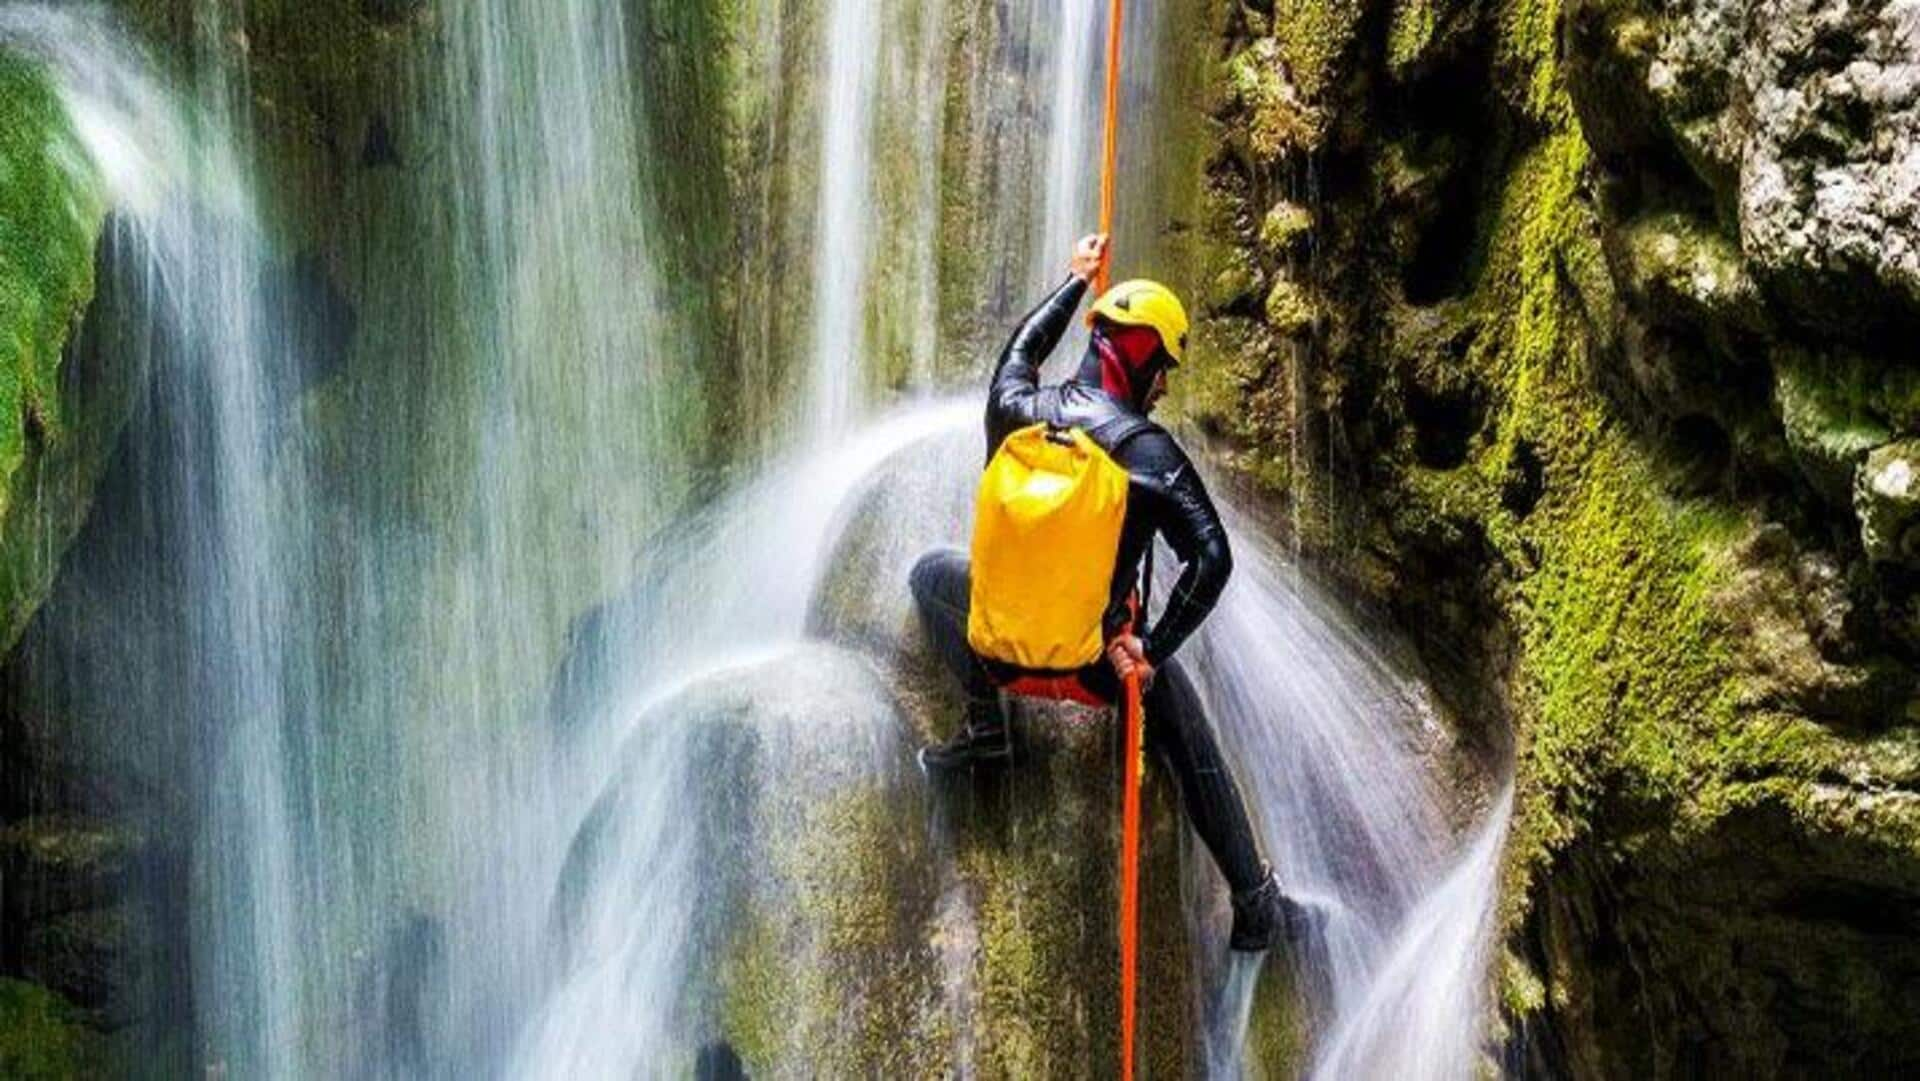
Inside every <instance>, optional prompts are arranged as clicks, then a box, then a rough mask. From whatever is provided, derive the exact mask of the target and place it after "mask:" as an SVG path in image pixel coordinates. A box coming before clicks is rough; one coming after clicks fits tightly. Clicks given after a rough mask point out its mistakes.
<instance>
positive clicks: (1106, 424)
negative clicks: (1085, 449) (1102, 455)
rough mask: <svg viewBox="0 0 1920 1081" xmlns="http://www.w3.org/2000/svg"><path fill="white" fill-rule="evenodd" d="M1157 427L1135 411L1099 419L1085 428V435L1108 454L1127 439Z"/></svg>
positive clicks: (1116, 449) (1113, 451)
mask: <svg viewBox="0 0 1920 1081" xmlns="http://www.w3.org/2000/svg"><path fill="white" fill-rule="evenodd" d="M1158 427H1160V426H1159V425H1158V424H1155V423H1154V422H1153V421H1151V420H1148V419H1147V418H1146V417H1143V416H1140V415H1139V414H1137V413H1136V414H1123V415H1121V416H1117V417H1114V418H1113V419H1112V420H1105V421H1101V422H1100V423H1099V424H1096V425H1094V426H1093V427H1092V428H1090V429H1088V430H1087V436H1088V437H1089V438H1091V439H1092V440H1093V441H1094V442H1095V443H1097V444H1099V446H1100V449H1101V450H1104V451H1106V452H1107V453H1108V454H1113V453H1115V452H1116V451H1118V450H1119V449H1120V448H1121V446H1123V445H1124V444H1125V443H1126V442H1127V440H1129V439H1132V438H1133V437H1134V436H1136V435H1140V434H1142V433H1145V432H1148V431H1152V430H1154V429H1156V428H1158Z"/></svg>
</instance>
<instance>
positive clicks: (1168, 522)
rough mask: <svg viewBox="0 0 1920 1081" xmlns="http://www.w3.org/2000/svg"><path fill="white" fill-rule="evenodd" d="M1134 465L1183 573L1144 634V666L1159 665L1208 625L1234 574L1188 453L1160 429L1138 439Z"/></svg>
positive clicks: (1216, 516)
mask: <svg viewBox="0 0 1920 1081" xmlns="http://www.w3.org/2000/svg"><path fill="white" fill-rule="evenodd" d="M1138 444H1139V445H1138V447H1137V448H1136V449H1135V454H1136V455H1138V458H1137V459H1136V460H1137V461H1138V463H1139V465H1138V466H1135V468H1137V469H1142V471H1143V472H1145V473H1146V477H1147V480H1148V483H1149V484H1150V486H1151V487H1152V489H1153V491H1154V494H1155V496H1156V497H1157V498H1156V499H1155V500H1154V503H1155V517H1156V518H1157V521H1155V523H1154V525H1155V526H1156V527H1157V529H1158V531H1159V532H1160V533H1161V534H1162V535H1163V536H1165V537H1166V538H1167V544H1168V545H1170V546H1171V547H1172V548H1173V554H1174V555H1175V556H1176V557H1178V558H1179V560H1180V562H1181V565H1182V569H1181V572H1180V580H1179V581H1177V582H1175V583H1174V586H1173V591H1172V592H1171V593H1170V594H1169V595H1168V596H1167V601H1166V607H1165V608H1164V610H1163V611H1162V612H1161V614H1160V618H1159V619H1158V620H1157V621H1155V622H1154V624H1153V626H1152V628H1151V629H1150V630H1149V631H1148V632H1147V637H1146V651H1147V662H1148V663H1149V664H1152V665H1154V666H1155V667H1159V666H1160V665H1161V664H1164V663H1165V662H1166V660H1167V658H1169V657H1171V656H1173V654H1174V652H1175V651H1177V650H1178V649H1179V648H1180V646H1181V644H1182V643H1184V642H1185V641H1186V640H1187V639H1188V637H1190V636H1191V635H1192V634H1193V632H1194V631H1196V630H1198V629H1199V628H1200V624H1201V623H1203V622H1205V621H1206V618H1207V616H1208V614H1209V613H1211V612H1212V611H1213V606H1214V604H1215V603H1216V602H1218V601H1219V599H1220V592H1221V590H1223V589H1225V588H1226V587H1227V579H1228V578H1230V577H1232V575H1233V549H1232V548H1231V547H1230V546H1229V545H1228V543H1227V527H1226V526H1225V524H1223V523H1222V522H1221V521H1220V512H1219V511H1218V510H1216V509H1215V508H1214V505H1213V499H1212V497H1210V496H1209V495H1207V486H1206V485H1205V484H1204V483H1202V482H1201V480H1200V473H1199V471H1198V470H1196V469H1194V467H1193V462H1192V461H1190V460H1188V458H1187V455H1186V452H1185V451H1183V450H1181V449H1180V445H1179V444H1177V443H1175V442H1174V441H1173V437H1172V436H1169V435H1167V434H1166V433H1165V432H1162V431H1158V430H1155V431H1151V432H1147V433H1145V434H1143V435H1141V436H1140V437H1139V439H1138Z"/></svg>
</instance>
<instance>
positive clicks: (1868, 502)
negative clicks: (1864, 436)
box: [1853, 439, 1920, 564]
mask: <svg viewBox="0 0 1920 1081" xmlns="http://www.w3.org/2000/svg"><path fill="white" fill-rule="evenodd" d="M1853 500H1854V507H1855V509H1856V510H1857V511H1858V512H1859V514H1860V543H1861V545H1862V546H1863V547H1865V548H1866V551H1867V557H1868V558H1869V559H1872V560H1874V561H1875V562H1877V563H1908V564H1915V563H1920V440H1914V439H1905V440H1901V441H1900V442H1897V443H1889V444H1887V445H1886V446H1883V447H1879V448H1876V449H1875V450H1874V451H1873V452H1872V453H1870V454H1868V455H1867V456H1866V460H1865V461H1863V462H1861V463H1860V471H1859V474H1858V476H1857V477H1856V479H1855V482H1854V495H1853Z"/></svg>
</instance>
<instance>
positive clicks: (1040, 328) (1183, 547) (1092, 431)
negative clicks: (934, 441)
mask: <svg viewBox="0 0 1920 1081" xmlns="http://www.w3.org/2000/svg"><path fill="white" fill-rule="evenodd" d="M1086 288H1087V287H1086V283H1084V282H1082V281H1080V280H1079V279H1078V278H1075V279H1072V280H1070V281H1068V282H1067V283H1066V284H1065V285H1063V286H1061V287H1060V288H1059V289H1057V290H1056V291H1055V292H1054V293H1053V295H1052V296H1050V297H1048V298H1047V299H1046V300H1045V301H1044V302H1043V303H1041V305H1040V306H1039V307H1038V308H1036V309H1034V311H1033V312H1032V313H1031V314H1030V315H1028V316H1027V318H1026V320H1025V321H1024V322H1022V323H1021V325H1020V329H1019V330H1017V331H1015V332H1014V335H1013V337H1012V339H1011V340H1009V341H1008V343H1007V347H1006V349H1005V350H1004V351H1003V352H1002V353H1001V355H1000V362H999V364H998V365H997V366H996V367H995V368H994V373H993V383H992V388H991V390H990V392H989V395H988V399H987V449H988V455H989V456H991V455H992V453H993V451H994V450H996V449H998V447H999V446H1000V443H1001V442H1002V441H1003V440H1005V439H1006V437H1007V436H1008V435H1011V434H1012V433H1013V432H1016V431H1018V430H1020V429H1022V428H1025V427H1029V426H1031V425H1034V424H1038V423H1042V422H1046V423H1050V424H1055V425H1060V426H1071V427H1077V428H1080V429H1082V430H1084V431H1086V432H1087V434H1088V435H1089V436H1090V437H1091V438H1092V439H1093V440H1094V442H1095V443H1097V444H1099V445H1100V446H1101V448H1102V449H1104V450H1106V451H1107V453H1108V454H1109V456H1111V457H1112V458H1113V459H1114V461H1115V462H1117V463H1118V464H1119V465H1121V466H1122V467H1124V468H1125V469H1126V470H1127V472H1128V474H1129V475H1130V477H1131V486H1130V488H1129V490H1128V493H1127V517H1126V523H1125V525H1124V527H1123V529H1122V531H1121V548H1120V558H1119V560H1118V563H1117V565H1116V569H1115V572H1114V583H1113V603H1112V604H1111V605H1110V606H1109V609H1108V612H1107V619H1106V622H1107V627H1106V630H1107V634H1108V637H1109V638H1111V637H1112V636H1113V635H1115V634H1116V633H1118V632H1119V631H1120V630H1121V629H1122V628H1123V627H1124V625H1125V623H1126V620H1127V618H1128V608H1127V603H1126V602H1127V598H1128V595H1129V594H1130V593H1131V592H1132V591H1133V589H1134V586H1135V584H1136V582H1137V581H1138V578H1139V573H1140V566H1141V563H1142V561H1143V559H1144V558H1145V555H1146V552H1147V548H1148V545H1149V544H1150V543H1151V542H1152V540H1153V538H1154V536H1155V535H1156V534H1157V535H1160V536H1164V537H1165V538H1166V539H1167V543H1168V545H1169V546H1170V547H1171V548H1172V549H1173V552H1174V555H1175V556H1177V557H1178V558H1179V559H1180V561H1181V563H1182V564H1183V570H1182V572H1181V575H1180V579H1179V581H1178V583H1177V584H1176V585H1175V586H1174V587H1173V590H1172V591H1171V594H1170V595H1169V596H1168V598H1167V603H1166V608H1165V610H1164V612H1163V613H1162V615H1161V617H1160V618H1159V619H1158V620H1156V621H1154V622H1153V623H1152V624H1151V626H1150V627H1148V628H1147V630H1146V633H1145V634H1143V635H1142V636H1141V637H1142V640H1143V641H1144V643H1145V648H1146V653H1147V659H1148V660H1149V661H1150V662H1151V663H1152V664H1153V665H1154V667H1155V668H1156V669H1157V670H1158V674H1157V676H1156V678H1155V680H1154V683H1153V686H1152V687H1151V688H1149V690H1148V692H1147V696H1146V712H1147V742H1148V745H1149V747H1151V748H1152V749H1154V750H1155V751H1156V752H1157V753H1158V754H1159V755H1160V756H1161V757H1163V758H1164V759H1165V760H1166V762H1167V764H1168V765H1169V766H1170V767H1171V768H1172V770H1173V773H1174V776H1175V777H1176V778H1178V780H1179V783H1180V791H1181V796H1182V799H1183V801H1184V803H1185V805H1186V808H1187V813H1188V816H1189V817H1190V818H1191V819H1192V820H1193V824H1194V828H1195V829H1196V831H1197V832H1198V833H1199V834H1200V837H1201V839H1202V840H1203V841H1204V842H1205V843H1206V845H1207V848H1208V849H1209V850H1210V851H1211V852H1212V853H1213V856H1214V860H1215V862H1216V863H1218V864H1219V866H1220V870H1221V872H1222V873H1223V874H1224V875H1225V876H1226V879H1227V882H1228V884H1229V885H1230V886H1232V887H1233V888H1234V889H1235V890H1237V891H1241V890H1249V889H1253V888H1255V887H1257V886H1259V885H1260V884H1261V883H1262V882H1263V881H1264V880H1265V873H1266V872H1265V868H1264V866H1263V864H1262V863H1261V861H1260V856H1259V849H1258V846H1257V845H1256V843H1255V841H1254V836H1253V828H1252V826H1251V824H1250V823H1249V822H1248V819H1247V812H1246V807H1245V805H1244V802H1243V801H1242V800H1241V797H1240V792H1239V789H1238V787H1237V786H1236V785H1235V783H1234V779H1233V774H1232V773H1231V772H1230V771H1229V770H1228V768H1227V765H1226V762H1225V760H1224V758H1223V757H1222V756H1221V754H1220V748H1219V745H1218V743H1217V742H1216V741H1215V739H1214V736H1213V731H1212V729H1211V728H1210V727H1209V726H1208V724H1207V719H1206V716H1205V713H1204V711H1203V710H1202V708H1201V703H1200V698H1199V695H1198V693H1197V692H1196V690H1195V688H1194V686H1193V683H1192V681H1191V680H1190V679H1188V677H1187V675H1186V673H1185V672H1184V671H1183V670H1182V669H1181V666H1180V664H1179V661H1178V660H1177V659H1176V658H1175V657H1174V654H1175V652H1176V651H1177V650H1178V649H1179V648H1180V645H1181V644H1182V643H1183V642H1185V641H1186V640H1187V638H1188V637H1189V636H1191V635H1192V634H1193V632H1194V631H1195V630H1196V629H1198V628H1199V626H1200V624H1201V622H1202V621H1203V620H1205V619H1206V617H1207V614H1208V613H1209V612H1211V611H1212V610H1213V606H1214V603H1215V602H1216V601H1217V600H1218V599H1219V597H1220V591H1221V590H1222V589H1223V588H1225V586H1226V583H1227V578H1228V576H1229V575H1230V574H1231V573H1232V570H1233V557H1232V554H1231V551H1230V549H1229V547H1228V544H1227V533H1226V528H1225V526H1224V525H1222V524H1221V521H1220V515H1219V512H1218V511H1217V510H1215V509H1214V506H1213V500H1212V499H1210V498H1209V497H1208V495H1207V490H1206V487H1205V486H1204V485H1203V484H1202V483H1201V481H1200V476H1199V473H1198V472H1197V471H1196V470H1195V469H1194V467H1193V463H1192V462H1191V461H1190V460H1189V459H1188V458H1187V455H1186V452H1185V451H1182V450H1181V449H1180V446H1179V444H1178V443H1175V442H1174V440H1173V437H1172V436H1170V435H1168V434H1167V433H1166V431H1165V430H1164V429H1162V428H1161V427H1160V426H1159V425H1157V424H1154V423H1153V422H1152V421H1149V420H1147V419H1146V418H1145V417H1144V416H1143V415H1142V414H1141V412H1140V410H1139V408H1138V401H1137V400H1127V399H1126V398H1123V397H1122V396H1121V395H1120V394H1116V393H1113V392H1111V391H1110V390H1109V389H1108V388H1106V387H1105V386H1103V385H1102V381H1101V371H1100V359H1099V357H1098V356H1097V355H1095V354H1093V353H1092V352H1089V355H1088V357H1087V359H1086V361H1084V362H1083V363H1082V364H1081V367H1080V370H1079V372H1078V373H1077V374H1076V375H1075V376H1074V378H1072V379H1070V380H1068V381H1067V382H1064V383H1060V384H1057V385H1055V386H1049V387H1042V386H1040V385H1039V378H1040V365H1041V363H1042V362H1043V361H1045V360H1046V358H1047V355H1048V354H1049V353H1051V352H1052V351H1053V350H1054V348H1055V347H1056V346H1057V345H1059V343H1060V339H1061V337H1062V336H1063V335H1064V334H1065V333H1066V330H1067V327H1068V326H1069V324H1070V323H1071V321H1072V319H1073V316H1074V312H1075V311H1076V310H1077V309H1078V308H1079V305H1080V301H1081V300H1082V299H1083V298H1084V297H1085V295H1086ZM1145 393H1146V388H1144V387H1141V388H1138V389H1137V393H1135V394H1133V395H1132V397H1133V398H1135V399H1139V398H1144V395H1145ZM970 585H971V582H970V578H969V566H968V560H967V556H966V554H965V553H963V552H960V551H958V550H957V549H940V550H936V551H933V552H929V553H927V554H926V555H924V556H922V557H921V559H920V561H919V563H918V564H916V565H915V567H914V569H913V577H912V588H913V595H914V599H915V602H916V606H917V608H918V610H919V612H920V617H921V622H922V625H923V627H924V628H925V630H926V633H927V637H928V639H929V641H930V642H931V644H932V645H933V648H934V649H935V651H936V652H937V653H939V655H940V657H941V659H942V661H944V662H945V664H946V666H947V667H948V668H949V669H950V670H952V671H953V673H954V675H956V676H957V677H959V679H960V682H961V684H962V686H963V688H964V689H965V691H966V694H967V698H968V700H969V705H970V707H971V708H970V710H969V715H973V712H974V709H977V708H982V707H985V706H988V705H990V704H993V703H996V702H997V700H998V696H999V689H1000V688H1001V687H1002V686H1005V685H1006V684H1007V683H1010V682H1011V681H1012V678H1013V677H1015V676H1017V675H1018V674H1019V673H1018V672H1017V671H1016V670H1009V669H1007V668H1006V667H1005V666H1001V665H997V664H995V663H993V662H990V661H987V660H984V659H982V658H980V657H979V656H977V655H976V654H975V653H974V652H973V650H972V648H971V647H970V646H969V645H968V644H967V610H968V606H969V600H970ZM1077 675H1078V678H1079V680H1080V682H1081V684H1082V685H1083V686H1085V687H1086V688H1087V690H1089V691H1091V692H1093V694H1094V695H1096V696H1097V697H1099V698H1101V699H1103V700H1105V701H1108V702H1111V701H1114V700H1116V699H1117V698H1118V697H1119V692H1120V687H1119V679H1118V677H1117V676H1116V675H1115V674H1114V671H1113V668H1112V667H1111V665H1109V664H1108V663H1107V662H1106V660H1105V659H1104V658H1103V659H1101V660H1099V661H1096V662H1095V663H1093V664H1091V665H1088V666H1087V667H1085V668H1083V669H1081V670H1080V671H1079V672H1078V673H1077Z"/></svg>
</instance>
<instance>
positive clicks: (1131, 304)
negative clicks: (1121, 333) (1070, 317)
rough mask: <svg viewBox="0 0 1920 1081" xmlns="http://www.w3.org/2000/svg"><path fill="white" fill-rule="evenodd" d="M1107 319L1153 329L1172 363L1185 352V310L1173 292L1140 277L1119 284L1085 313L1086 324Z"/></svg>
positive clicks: (1126, 324) (1124, 324)
mask: <svg viewBox="0 0 1920 1081" xmlns="http://www.w3.org/2000/svg"><path fill="white" fill-rule="evenodd" d="M1095 318H1100V319H1106V320H1108V321H1110V322H1114V323H1119V324H1121V325H1122V326H1130V327H1152V328H1153V329H1155V330H1157V331H1159V332H1160V344H1161V345H1163V346H1165V347H1166V349H1167V353H1168V355H1170V356H1172V357H1173V359H1174V360H1175V361H1178V360H1179V359H1180V354H1182V353H1184V352H1186V351H1187V309H1186V308H1185V307H1183V306H1182V305H1181V303H1180V298H1179V297H1177V296H1174V295H1173V290H1171V289H1169V288H1167V287H1166V286H1164V285H1161V284H1160V283H1159V282H1151V281H1147V280H1145V279H1142V278H1136V279H1135V280H1133V281H1130V282H1121V283H1120V284H1119V285H1116V286H1114V287H1113V288H1111V289H1109V290H1107V292H1106V294H1105V295H1104V296H1102V297H1101V298H1100V299H1099V300H1097V301H1095V302H1094V305H1093V310H1092V311H1090V312H1088V313H1087V322H1088V323H1089V324H1091V323H1092V322H1093V321H1094V319H1095Z"/></svg>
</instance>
